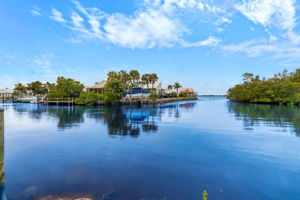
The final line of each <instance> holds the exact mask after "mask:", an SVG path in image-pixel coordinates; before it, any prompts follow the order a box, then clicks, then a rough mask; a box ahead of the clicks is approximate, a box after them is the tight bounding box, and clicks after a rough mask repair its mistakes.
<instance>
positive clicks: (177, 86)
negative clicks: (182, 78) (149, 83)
mask: <svg viewBox="0 0 300 200" xmlns="http://www.w3.org/2000/svg"><path fill="white" fill-rule="evenodd" d="M174 88H175V89H176V91H177V96H178V95H179V93H178V91H179V88H182V86H181V85H180V83H179V82H176V83H175V84H174Z"/></svg>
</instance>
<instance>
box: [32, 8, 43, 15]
mask: <svg viewBox="0 0 300 200" xmlns="http://www.w3.org/2000/svg"><path fill="white" fill-rule="evenodd" d="M30 13H31V14H32V15H33V16H41V15H42V13H41V9H40V8H39V7H36V6H34V7H33V8H32V9H31V10H30Z"/></svg>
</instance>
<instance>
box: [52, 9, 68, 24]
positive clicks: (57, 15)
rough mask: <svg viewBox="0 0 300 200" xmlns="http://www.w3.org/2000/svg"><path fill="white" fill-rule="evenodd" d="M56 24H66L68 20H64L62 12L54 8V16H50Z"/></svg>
mask: <svg viewBox="0 0 300 200" xmlns="http://www.w3.org/2000/svg"><path fill="white" fill-rule="evenodd" d="M50 18H51V19H53V20H54V21H56V22H60V23H65V22H66V20H65V19H64V18H63V15H62V13H61V12H60V11H58V10H57V9H55V8H52V15H51V16H50Z"/></svg>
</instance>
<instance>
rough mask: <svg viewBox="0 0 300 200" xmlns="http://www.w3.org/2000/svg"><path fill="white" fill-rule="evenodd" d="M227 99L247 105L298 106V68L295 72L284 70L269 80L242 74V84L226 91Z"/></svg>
mask: <svg viewBox="0 0 300 200" xmlns="http://www.w3.org/2000/svg"><path fill="white" fill-rule="evenodd" d="M228 98H229V99H230V100H234V101H240V102H249V103H274V104H286V105H300V68H299V69H297V70H296V71H295V72H288V71H287V70H284V71H283V72H282V73H277V74H275V75H274V76H273V77H271V78H268V79H267V78H260V77H259V76H258V75H256V76H255V75H254V74H252V73H245V74H243V83H241V84H237V85H235V86H234V87H233V88H230V89H229V90H228Z"/></svg>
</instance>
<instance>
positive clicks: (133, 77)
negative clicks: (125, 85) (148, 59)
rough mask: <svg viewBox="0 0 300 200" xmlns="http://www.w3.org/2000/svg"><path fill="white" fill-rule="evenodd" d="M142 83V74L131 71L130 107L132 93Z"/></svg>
mask: <svg viewBox="0 0 300 200" xmlns="http://www.w3.org/2000/svg"><path fill="white" fill-rule="evenodd" d="M139 81H140V73H139V72H138V71H137V70H131V71H130V72H129V90H130V105H131V100H132V97H131V92H132V88H134V87H137V86H138V83H139Z"/></svg>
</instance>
